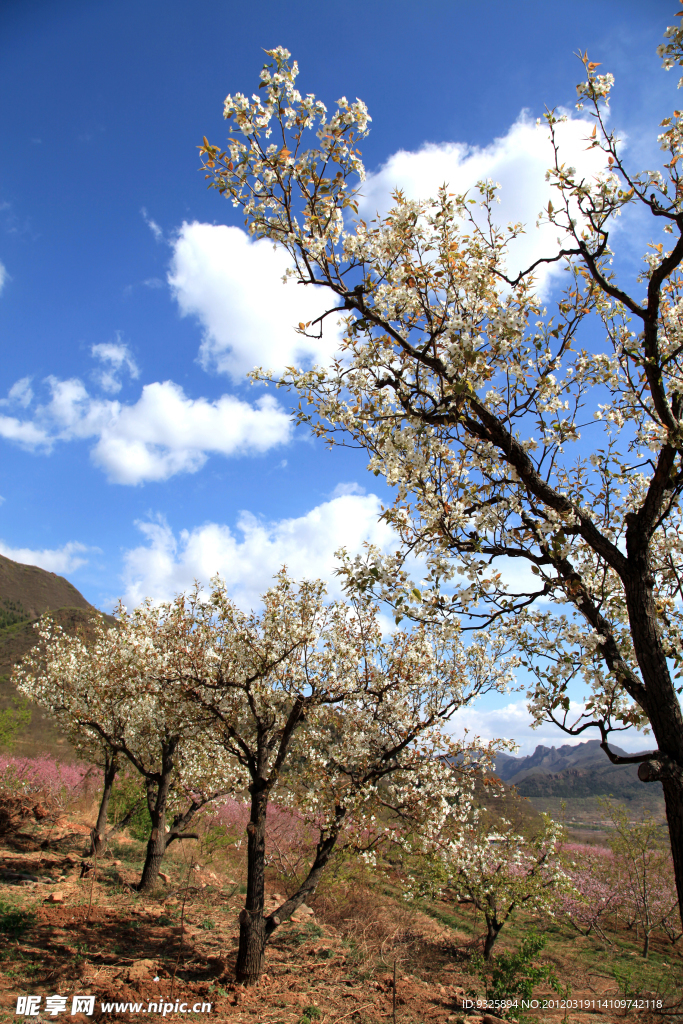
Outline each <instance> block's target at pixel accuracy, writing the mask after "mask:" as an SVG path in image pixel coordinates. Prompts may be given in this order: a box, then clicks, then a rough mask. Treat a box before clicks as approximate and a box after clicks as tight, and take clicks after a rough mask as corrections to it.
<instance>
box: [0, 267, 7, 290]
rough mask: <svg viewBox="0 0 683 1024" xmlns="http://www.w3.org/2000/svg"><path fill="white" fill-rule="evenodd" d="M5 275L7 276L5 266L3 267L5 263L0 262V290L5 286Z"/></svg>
mask: <svg viewBox="0 0 683 1024" xmlns="http://www.w3.org/2000/svg"><path fill="white" fill-rule="evenodd" d="M7 277H8V274H7V268H6V267H5V264H4V263H0V292H1V291H2V289H3V288H4V287H5V284H6V282H7Z"/></svg>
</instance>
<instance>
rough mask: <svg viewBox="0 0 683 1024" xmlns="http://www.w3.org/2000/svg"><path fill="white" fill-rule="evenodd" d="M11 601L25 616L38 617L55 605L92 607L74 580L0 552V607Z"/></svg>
mask: <svg viewBox="0 0 683 1024" xmlns="http://www.w3.org/2000/svg"><path fill="white" fill-rule="evenodd" d="M11 605H15V606H19V607H18V609H17V610H18V612H19V613H20V614H22V613H23V614H22V618H24V619H37V618H38V617H39V616H40V615H42V614H43V612H47V611H55V610H56V609H57V608H83V609H88V610H90V611H94V608H93V606H92V605H91V604H90V603H89V602H88V601H86V599H85V598H84V597H83V595H82V594H81V593H80V592H79V591H78V590H76V588H75V587H74V585H73V583H69V581H68V580H67V579H64V577H63V576H57V575H56V574H55V573H54V572H47V571H46V570H45V569H39V568H38V566H37V565H24V564H22V563H21V562H13V561H12V559H11V558H5V556H4V555H0V607H4V608H9V606H11Z"/></svg>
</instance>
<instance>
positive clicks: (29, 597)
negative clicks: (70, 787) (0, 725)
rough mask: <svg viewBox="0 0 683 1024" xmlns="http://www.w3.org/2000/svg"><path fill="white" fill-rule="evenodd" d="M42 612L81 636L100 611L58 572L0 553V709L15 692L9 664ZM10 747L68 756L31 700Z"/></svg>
mask: <svg viewBox="0 0 683 1024" xmlns="http://www.w3.org/2000/svg"><path fill="white" fill-rule="evenodd" d="M45 612H51V613H52V618H53V619H54V620H55V622H56V623H58V625H60V626H61V627H62V629H63V630H64V631H65V632H66V633H70V634H80V635H82V636H83V637H85V638H86V639H87V637H88V636H89V635H90V634H91V633H92V630H93V626H94V623H95V620H96V616H98V615H100V614H101V613H100V612H98V610H97V609H96V608H94V607H93V605H91V604H90V603H89V602H88V601H86V599H85V598H84V597H83V595H82V594H81V593H80V592H79V591H78V590H76V587H74V585H73V583H69V581H68V580H67V579H64V577H63V576H57V575H56V574H55V573H53V572H47V571H46V570H45V569H39V568H38V567H37V566H35V565H23V564H22V563H20V562H13V561H12V560H11V559H10V558H5V556H4V555H0V710H2V709H4V708H7V707H10V706H11V704H12V700H13V698H15V697H16V690H15V688H14V686H13V685H12V683H11V681H10V675H11V672H12V668H13V666H14V665H15V664H16V663H17V662H18V661H20V660H21V658H23V657H24V655H25V654H27V653H28V652H29V651H30V650H31V648H32V647H33V646H34V645H35V643H36V640H37V637H36V631H35V629H34V628H33V627H34V624H35V622H36V621H37V620H38V619H39V618H40V616H41V615H42V614H44V613H45ZM104 617H105V619H106V620H107V622H109V623H110V624H111V625H113V624H114V623H115V621H116V620H115V619H114V618H113V617H112V616H111V615H105V616H104ZM15 752H16V753H17V754H21V755H24V756H30V755H36V754H40V753H48V752H49V753H54V754H57V755H60V754H61V755H63V756H73V752H71V751H70V749H69V747H68V744H67V742H66V740H65V739H64V737H63V736H62V735H61V734H60V732H59V730H58V729H57V727H56V725H55V724H54V723H53V722H52V721H51V720H50V719H49V718H48V717H47V716H46V715H44V714H43V712H42V711H41V710H40V708H38V707H36V706H33V708H32V715H31V722H30V725H28V726H27V728H26V729H25V730H23V732H22V733H21V734H20V736H19V738H18V741H17V744H16V750H15Z"/></svg>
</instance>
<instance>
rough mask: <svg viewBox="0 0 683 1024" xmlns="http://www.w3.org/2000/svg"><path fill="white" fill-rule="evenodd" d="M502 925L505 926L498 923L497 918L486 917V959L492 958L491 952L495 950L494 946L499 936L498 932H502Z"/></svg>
mask: <svg viewBox="0 0 683 1024" xmlns="http://www.w3.org/2000/svg"><path fill="white" fill-rule="evenodd" d="M502 927H503V925H502V924H498V922H497V921H496V920H495V918H490V917H487V918H486V938H485V939H484V960H490V959H491V953H492V952H493V947H494V945H495V943H496V939H497V938H498V933H499V932H500V929H501V928H502Z"/></svg>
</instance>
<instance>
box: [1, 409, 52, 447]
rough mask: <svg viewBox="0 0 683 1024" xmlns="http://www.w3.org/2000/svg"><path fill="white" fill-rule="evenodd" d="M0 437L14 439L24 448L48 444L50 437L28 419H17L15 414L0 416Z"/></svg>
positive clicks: (47, 445)
mask: <svg viewBox="0 0 683 1024" xmlns="http://www.w3.org/2000/svg"><path fill="white" fill-rule="evenodd" d="M0 437H4V438H5V440H6V441H14V442H15V443H17V444H20V445H22V446H23V447H24V448H40V447H49V446H50V443H51V442H50V437H49V435H48V433H47V432H46V431H45V430H43V428H42V427H40V426H37V425H36V424H35V423H32V422H31V421H30V420H18V419H17V418H16V417H15V416H0Z"/></svg>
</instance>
